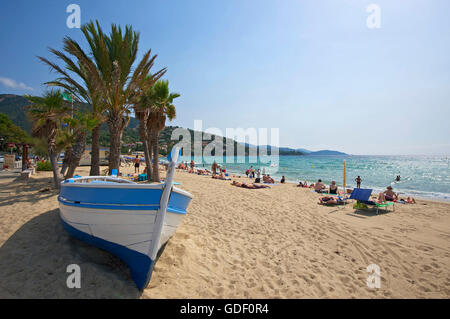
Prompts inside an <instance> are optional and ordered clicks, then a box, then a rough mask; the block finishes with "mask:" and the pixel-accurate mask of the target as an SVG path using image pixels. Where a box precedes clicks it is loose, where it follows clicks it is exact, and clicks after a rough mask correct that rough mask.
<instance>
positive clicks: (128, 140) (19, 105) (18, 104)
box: [0, 94, 303, 155]
mask: <svg viewBox="0 0 450 319" xmlns="http://www.w3.org/2000/svg"><path fill="white" fill-rule="evenodd" d="M68 103H69V102H68ZM29 104H30V102H29V101H28V100H27V99H25V98H24V97H23V96H20V95H14V94H0V113H3V114H6V115H7V116H8V117H9V118H10V119H11V121H12V122H13V123H14V124H15V125H17V126H18V127H20V128H22V129H23V130H25V131H26V132H27V133H30V131H31V123H30V121H29V119H28V117H27V115H26V107H27V106H28V105H29ZM73 107H74V110H75V111H77V110H81V111H86V110H89V109H90V108H91V106H90V105H89V104H86V103H79V102H74V103H73ZM176 128H178V127H177V126H167V127H165V128H164V130H163V131H162V132H161V134H160V139H159V145H160V153H161V154H163V155H166V153H167V151H170V150H171V149H172V146H173V145H174V144H175V143H176V141H172V140H171V136H172V132H173V130H175V129H176ZM189 132H190V134H191V138H192V140H191V149H192V154H193V152H194V143H193V142H194V141H193V138H194V131H193V130H190V129H189ZM214 138H215V136H214V135H213V136H212V138H211V139H210V140H206V141H203V142H202V148H204V147H205V146H206V145H208V144H209V143H210V142H211V141H212V140H214ZM91 141H92V138H91V135H90V134H89V135H88V139H87V143H88V144H90V143H91ZM139 141H140V137H139V121H138V120H136V119H135V118H134V117H131V118H130V123H129V124H128V126H127V127H126V128H125V130H124V132H123V135H122V142H123V144H125V145H124V146H123V147H122V152H124V153H127V152H128V150H130V146H127V144H133V143H134V144H136V142H139ZM222 141H223V153H224V154H225V148H226V142H227V139H225V138H223V139H222ZM232 143H233V144H234V155H236V152H237V145H238V143H237V142H236V141H234V140H232ZM100 145H101V146H109V131H108V126H107V125H106V124H105V123H104V124H103V125H102V126H101V128H100ZM249 147H255V146H250V145H248V144H245V154H246V155H248V149H249ZM132 150H133V151H134V150H137V151H141V150H142V145H139V144H138V145H137V146H135V147H133V148H132ZM269 154H270V147H269ZM279 154H280V155H302V154H303V153H301V152H298V151H295V150H292V151H286V150H284V149H280V150H279ZM213 155H214V154H213Z"/></svg>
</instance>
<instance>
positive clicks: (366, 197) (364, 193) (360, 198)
mask: <svg viewBox="0 0 450 319" xmlns="http://www.w3.org/2000/svg"><path fill="white" fill-rule="evenodd" d="M370 195H372V190H371V189H366V188H354V189H353V191H352V194H351V195H350V197H349V199H354V200H356V206H355V208H356V209H365V208H367V206H373V207H376V208H377V214H378V210H379V209H380V208H384V209H385V211H386V212H387V211H388V209H387V208H388V207H389V206H392V209H393V210H395V207H394V202H385V203H383V204H380V203H377V202H374V201H371V200H370Z"/></svg>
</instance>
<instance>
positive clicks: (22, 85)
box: [0, 76, 34, 91]
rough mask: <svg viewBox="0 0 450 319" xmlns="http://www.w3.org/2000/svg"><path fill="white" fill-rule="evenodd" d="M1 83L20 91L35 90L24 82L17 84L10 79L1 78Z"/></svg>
mask: <svg viewBox="0 0 450 319" xmlns="http://www.w3.org/2000/svg"><path fill="white" fill-rule="evenodd" d="M0 83H1V84H3V85H4V86H6V87H9V88H12V89H19V90H28V91H32V90H34V89H33V88H32V87H29V86H27V85H26V84H25V83H23V82H17V81H15V80H13V79H10V78H4V77H1V76H0Z"/></svg>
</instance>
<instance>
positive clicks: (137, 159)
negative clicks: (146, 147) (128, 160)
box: [134, 155, 141, 174]
mask: <svg viewBox="0 0 450 319" xmlns="http://www.w3.org/2000/svg"><path fill="white" fill-rule="evenodd" d="M140 163H141V160H140V159H139V156H138V155H136V158H135V160H134V172H135V173H136V170H137V173H138V174H139V164H140Z"/></svg>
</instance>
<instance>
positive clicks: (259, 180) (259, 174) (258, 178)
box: [255, 168, 261, 183]
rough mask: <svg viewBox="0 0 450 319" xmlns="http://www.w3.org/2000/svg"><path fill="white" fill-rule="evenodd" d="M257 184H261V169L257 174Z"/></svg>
mask: <svg viewBox="0 0 450 319" xmlns="http://www.w3.org/2000/svg"><path fill="white" fill-rule="evenodd" d="M255 183H261V170H260V169H259V168H258V171H257V172H256V179H255Z"/></svg>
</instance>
